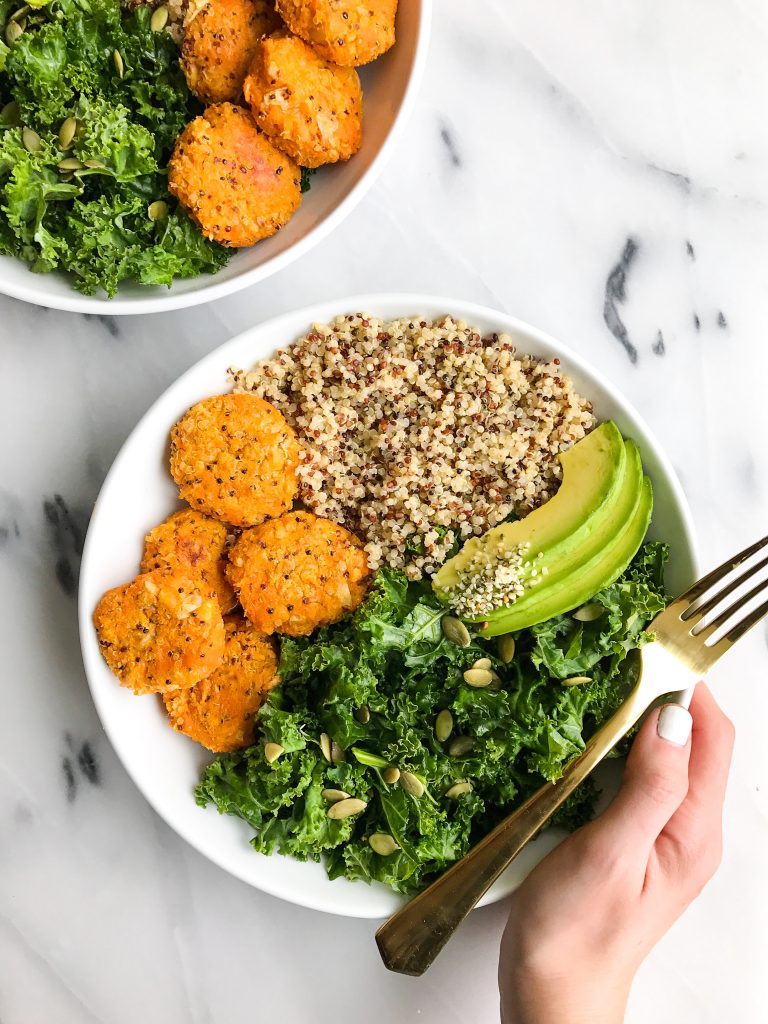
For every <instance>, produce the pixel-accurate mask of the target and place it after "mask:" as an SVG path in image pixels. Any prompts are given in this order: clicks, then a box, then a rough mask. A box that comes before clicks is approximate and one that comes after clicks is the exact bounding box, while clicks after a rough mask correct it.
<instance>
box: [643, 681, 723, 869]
mask: <svg viewBox="0 0 768 1024" xmlns="http://www.w3.org/2000/svg"><path fill="white" fill-rule="evenodd" d="M691 714H692V716H693V736H692V743H691V758H690V763H689V766H688V793H687V795H686V798H685V800H684V801H683V802H682V804H681V805H680V807H679V808H678V809H677V811H676V812H675V813H674V814H673V815H672V817H671V818H670V820H669V822H668V823H667V825H666V826H665V828H664V831H663V834H662V836H661V837H660V840H659V846H658V851H657V852H658V855H659V860H660V862H661V863H662V864H663V865H664V866H665V867H666V868H667V869H670V868H675V869H676V870H677V871H678V872H682V873H683V874H685V875H687V876H688V877H689V879H690V881H691V884H692V885H693V887H694V888H696V887H700V886H701V885H702V884H703V883H704V882H706V881H707V880H708V879H709V878H710V877H711V876H712V875H713V874H714V872H715V869H716V868H717V865H718V864H719V862H720V854H721V849H722V828H723V826H722V817H723V802H724V800H725V789H726V785H727V782H728V771H729V769H730V764H731V754H732V752H733V740H734V731H733V726H732V725H731V723H730V721H729V720H728V718H726V716H725V715H724V714H723V712H722V711H721V710H720V708H719V707H718V705H717V702H716V701H715V699H714V697H713V696H712V694H711V692H710V691H709V689H708V688H707V687H706V686H705V685H704V683H699V685H698V686H697V687H696V692H695V693H694V696H693V700H692V701H691Z"/></svg>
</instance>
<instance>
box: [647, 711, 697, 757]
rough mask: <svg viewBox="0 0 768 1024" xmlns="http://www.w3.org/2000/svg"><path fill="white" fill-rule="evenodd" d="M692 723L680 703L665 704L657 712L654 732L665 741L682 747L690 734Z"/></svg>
mask: <svg viewBox="0 0 768 1024" xmlns="http://www.w3.org/2000/svg"><path fill="white" fill-rule="evenodd" d="M692 725H693V719H692V718H691V715H690V712H689V711H688V710H687V709H686V708H684V707H683V706H682V705H681V704H665V705H664V706H663V707H662V709H661V711H660V712H659V718H658V721H657V722H656V732H657V733H658V734H659V736H661V738H662V739H663V740H666V741H667V743H674V745H675V746H676V747H684V746H685V744H686V743H687V742H688V737H689V736H690V735H691V726H692Z"/></svg>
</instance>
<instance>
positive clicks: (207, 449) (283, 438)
mask: <svg viewBox="0 0 768 1024" xmlns="http://www.w3.org/2000/svg"><path fill="white" fill-rule="evenodd" d="M298 464H299V443H298V441H297V440H296V435H295V434H294V432H293V430H292V429H291V428H290V427H289V426H288V424H287V423H286V421H285V419H284V418H283V416H282V414H281V413H279V412H278V411H277V409H275V407H274V406H272V405H270V404H269V402H265V401H264V399H263V398H258V397H257V396H256V395H231V394H229V395H214V396H213V397H211V398H205V399H203V401H202V402H198V403H197V405H193V406H192V408H191V409H190V410H189V412H187V413H185V415H184V416H182V418H181V419H180V420H179V422H178V423H177V424H176V426H175V427H174V428H173V430H172V431H171V476H172V477H173V479H174V480H175V481H176V483H177V484H178V485H179V493H180V495H181V497H182V498H183V499H184V501H187V502H189V504H190V505H191V506H192V507H193V508H194V509H198V510H199V511H201V512H205V513H207V514H208V515H211V516H214V518H216V519H220V520H222V522H225V523H231V524H232V525H233V526H254V525H256V524H257V523H260V522H261V521H262V520H263V519H265V518H266V517H267V516H279V515H280V514H281V513H282V512H285V511H286V509H289V508H290V507H291V504H292V502H293V499H294V497H295V495H296V491H297V489H298V477H297V475H296V469H297V467H298Z"/></svg>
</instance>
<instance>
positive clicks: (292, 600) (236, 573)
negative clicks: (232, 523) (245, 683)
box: [227, 512, 369, 636]
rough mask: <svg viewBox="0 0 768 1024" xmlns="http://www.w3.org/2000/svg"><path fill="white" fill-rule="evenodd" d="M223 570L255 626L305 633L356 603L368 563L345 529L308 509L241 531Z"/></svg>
mask: <svg viewBox="0 0 768 1024" xmlns="http://www.w3.org/2000/svg"><path fill="white" fill-rule="evenodd" d="M227 575H228V576H229V580H230V582H231V583H232V585H233V586H234V588H235V590H236V591H237V593H238V596H239V598H240V603H241V604H242V606H243V610H244V611H245V614H246V615H247V616H248V618H249V619H250V620H251V622H252V623H253V624H254V625H255V626H257V627H258V628H259V629H261V630H263V631H264V632H265V633H285V634H287V635H289V636H307V635H308V634H309V633H312V632H313V631H314V630H315V629H317V628H318V626H327V625H330V624H331V623H332V622H338V621H339V619H340V618H342V616H343V615H345V614H346V613H347V612H350V611H353V610H354V609H355V608H357V606H358V605H359V604H360V602H361V601H362V599H363V597H364V595H365V590H366V585H367V583H368V576H369V569H368V560H367V558H366V554H365V551H364V550H363V547H362V544H361V543H360V541H359V540H358V539H357V537H355V536H354V535H353V534H351V533H350V532H349V530H347V529H345V528H344V527H343V526H339V525H338V524H337V523H333V522H331V520H330V519H321V518H320V517H319V516H316V515H314V514H313V513H311V512H288V513H287V514H286V515H283V516H280V518H279V519H268V520H267V521H266V522H265V523H262V524H261V525H260V526H256V527H254V528H253V529H251V530H245V531H244V532H243V533H242V534H241V535H240V537H239V539H238V540H237V541H236V542H235V544H234V545H233V546H232V548H231V550H230V553H229V566H228V568H227Z"/></svg>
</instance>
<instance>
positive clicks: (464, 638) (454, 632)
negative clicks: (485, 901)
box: [440, 615, 472, 647]
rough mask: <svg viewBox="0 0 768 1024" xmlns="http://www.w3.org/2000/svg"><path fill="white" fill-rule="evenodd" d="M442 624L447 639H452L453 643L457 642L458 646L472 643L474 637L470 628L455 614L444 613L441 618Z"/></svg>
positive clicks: (466, 645)
mask: <svg viewBox="0 0 768 1024" xmlns="http://www.w3.org/2000/svg"><path fill="white" fill-rule="evenodd" d="M440 625H441V627H442V630H443V636H444V637H445V639H446V640H450V641H451V643H452V644H456V646H457V647H469V645H470V644H471V643H472V637H471V636H470V635H469V630H468V629H467V627H466V626H465V625H464V623H463V622H462V621H461V619H456V618H454V617H453V615H444V616H443V617H442V619H441V620H440Z"/></svg>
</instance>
